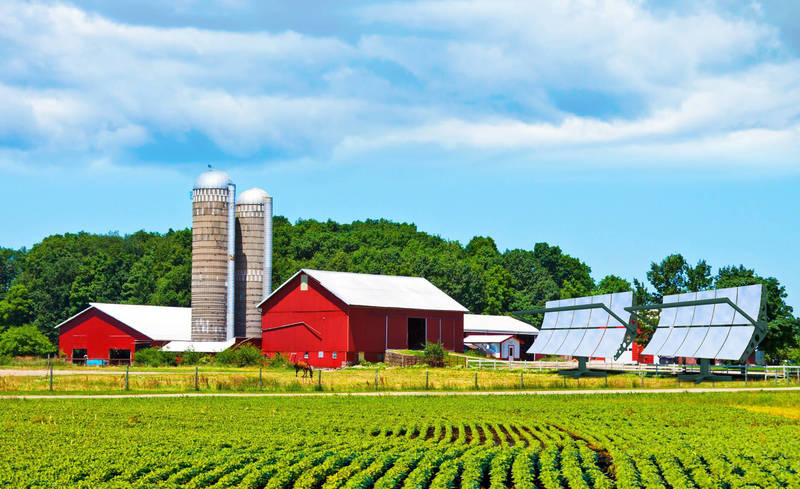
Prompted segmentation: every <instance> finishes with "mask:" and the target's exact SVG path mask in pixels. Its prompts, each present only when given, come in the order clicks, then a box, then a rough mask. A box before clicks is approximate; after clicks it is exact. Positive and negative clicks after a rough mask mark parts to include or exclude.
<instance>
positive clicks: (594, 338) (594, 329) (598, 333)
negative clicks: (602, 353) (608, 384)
mask: <svg viewBox="0 0 800 489" xmlns="http://www.w3.org/2000/svg"><path fill="white" fill-rule="evenodd" d="M592 304H605V305H606V306H608V307H610V306H611V294H605V295H596V296H593V297H592ZM590 311H591V312H590V314H589V324H588V328H590V329H587V330H586V333H585V334H584V335H583V339H582V340H581V342H580V344H578V347H577V348H576V349H575V352H574V353H573V355H574V356H576V357H590V356H592V354H593V353H594V351H595V350H596V349H597V345H598V344H599V343H600V340H601V339H603V332H604V330H605V329H600V328H605V327H606V326H608V318H609V315H608V311H606V310H605V309H602V308H597V309H590Z"/></svg>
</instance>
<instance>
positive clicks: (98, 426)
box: [0, 392, 800, 489]
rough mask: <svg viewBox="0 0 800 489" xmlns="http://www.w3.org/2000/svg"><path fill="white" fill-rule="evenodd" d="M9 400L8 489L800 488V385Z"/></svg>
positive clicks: (4, 452) (3, 477)
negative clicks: (799, 389)
mask: <svg viewBox="0 0 800 489" xmlns="http://www.w3.org/2000/svg"><path fill="white" fill-rule="evenodd" d="M0 406H2V409H0V424H2V427H3V430H2V431H1V432H0V487H31V488H32V487H41V488H44V487H70V488H95V487H110V488H123V487H125V488H127V487H133V488H149V487H168V488H179V487H181V488H202V487H213V488H227V487H242V488H269V489H289V488H295V489H370V488H374V489H401V488H402V489H406V488H408V489H411V488H437V489H440V488H441V489H444V488H449V489H455V488H470V489H502V488H517V489H528V488H548V489H566V488H569V489H575V488H615V487H616V488H676V489H677V488H740V487H742V488H743V487H748V488H755V487H769V488H773V487H775V488H778V487H795V488H796V487H800V437H799V436H798V433H800V408H799V407H798V406H800V393H795V392H770V393H752V392H751V393H744V392H742V393H711V394H660V395H657V394H653V395H650V394H639V395H635V396H634V395H595V396H486V397H483V396H477V397H374V398H364V397H348V396H342V397H327V398H316V397H285V398H214V397H212V398H173V399H163V398H161V399H159V398H150V399H144V398H143V399H58V400H56V399H47V400H3V401H0Z"/></svg>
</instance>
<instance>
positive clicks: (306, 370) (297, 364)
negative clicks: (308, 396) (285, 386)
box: [289, 353, 314, 379]
mask: <svg viewBox="0 0 800 489" xmlns="http://www.w3.org/2000/svg"><path fill="white" fill-rule="evenodd" d="M289 362H291V364H292V366H293V367H294V376H295V377H297V372H299V371H301V370H302V371H303V378H305V376H306V374H308V375H309V376H311V378H312V379H313V378H314V369H313V368H311V365H310V364H309V363H308V362H306V361H305V360H297V354H295V353H292V354H291V356H290V357H289Z"/></svg>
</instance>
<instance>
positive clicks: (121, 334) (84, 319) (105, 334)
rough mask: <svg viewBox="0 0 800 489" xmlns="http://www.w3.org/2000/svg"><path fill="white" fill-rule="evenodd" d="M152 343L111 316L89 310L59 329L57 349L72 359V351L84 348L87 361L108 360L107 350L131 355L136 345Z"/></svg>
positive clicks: (95, 310)
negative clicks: (87, 357)
mask: <svg viewBox="0 0 800 489" xmlns="http://www.w3.org/2000/svg"><path fill="white" fill-rule="evenodd" d="M151 341H152V340H151V339H150V338H149V337H147V336H145V335H143V334H142V333H139V332H138V331H136V330H134V329H133V328H131V327H129V326H127V325H125V324H124V323H121V322H119V321H117V320H116V319H114V318H112V317H111V316H109V315H107V314H105V313H103V312H100V311H98V310H97V309H89V310H88V311H86V312H84V313H82V314H80V315H79V316H77V317H75V318H73V319H72V320H70V321H69V322H68V323H66V324H64V325H63V326H61V328H60V329H59V336H58V349H59V350H60V351H62V352H64V354H66V355H67V357H70V356H72V350H73V349H86V350H87V352H86V353H87V355H88V356H89V359H90V360H95V359H102V360H108V359H109V350H110V349H119V350H130V351H131V356H133V352H134V350H135V348H136V343H137V342H142V343H144V342H147V343H149V342H151Z"/></svg>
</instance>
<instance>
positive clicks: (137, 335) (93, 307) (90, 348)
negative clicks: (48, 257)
mask: <svg viewBox="0 0 800 489" xmlns="http://www.w3.org/2000/svg"><path fill="white" fill-rule="evenodd" d="M191 320H192V310H191V309H190V308H188V307H161V306H138V305H130V304H101V303H96V302H92V303H90V304H89V307H87V308H86V309H84V310H83V311H81V312H79V313H78V314H76V315H74V316H72V317H71V318H69V319H67V320H66V321H64V322H63V323H61V324H59V325H58V326H56V328H58V330H59V337H58V349H59V351H61V352H63V353H64V355H66V357H67V358H68V359H71V360H72V361H83V360H86V359H88V360H101V361H105V362H108V363H123V364H124V363H129V362H132V361H133V359H134V356H135V353H136V351H137V350H140V349H142V348H148V347H151V346H163V345H165V344H167V343H169V342H171V341H189V340H190V339H191Z"/></svg>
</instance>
